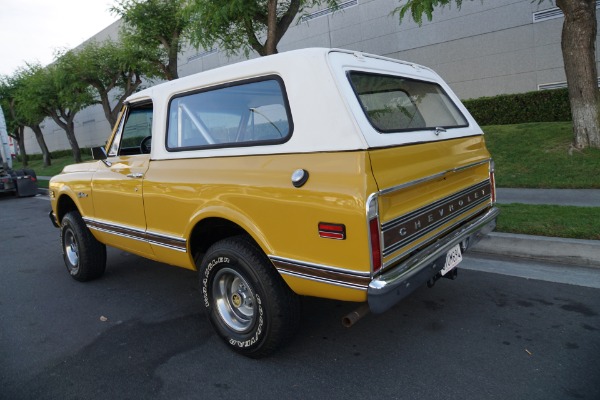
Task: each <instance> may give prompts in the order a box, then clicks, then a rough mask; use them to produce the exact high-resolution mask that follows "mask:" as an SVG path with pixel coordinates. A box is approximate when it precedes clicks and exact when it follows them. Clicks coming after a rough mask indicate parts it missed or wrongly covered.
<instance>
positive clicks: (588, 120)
mask: <svg viewBox="0 0 600 400" xmlns="http://www.w3.org/2000/svg"><path fill="white" fill-rule="evenodd" d="M532 1H538V3H542V2H543V1H545V0H532ZM462 2H463V1H462V0H408V1H407V2H406V4H404V5H403V6H400V7H398V8H396V9H395V10H394V12H396V13H399V14H400V21H402V18H403V17H404V15H405V14H406V13H407V12H409V11H410V14H411V16H412V18H413V19H414V20H415V22H417V23H418V24H419V25H421V23H422V21H423V14H425V15H426V16H427V19H428V20H429V21H431V20H432V18H433V10H434V8H436V7H438V6H445V5H447V4H451V3H455V4H456V6H457V7H458V8H460V6H461V5H462ZM556 6H557V7H558V8H560V9H561V11H562V12H563V14H564V16H565V19H564V22H563V28H562V39H561V47H562V54H563V63H564V67H565V75H566V76H567V85H568V87H569V102H570V104H571V114H572V116H573V147H575V148H576V149H583V148H586V147H593V148H598V149H600V92H599V91H598V81H597V79H598V72H597V68H596V31H597V29H598V28H597V21H596V0H556Z"/></svg>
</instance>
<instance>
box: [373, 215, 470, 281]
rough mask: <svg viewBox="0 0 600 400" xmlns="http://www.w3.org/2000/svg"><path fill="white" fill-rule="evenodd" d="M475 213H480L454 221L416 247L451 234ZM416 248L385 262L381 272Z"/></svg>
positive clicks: (411, 248) (413, 247)
mask: <svg viewBox="0 0 600 400" xmlns="http://www.w3.org/2000/svg"><path fill="white" fill-rule="evenodd" d="M477 212H480V210H478V211H476V212H474V213H471V214H469V215H466V216H465V218H462V219H461V220H460V221H456V222H455V223H453V224H452V225H449V226H448V227H446V228H444V229H443V230H441V231H440V232H438V235H437V236H435V237H432V238H430V239H429V240H426V241H425V242H423V243H419V245H418V246H428V245H429V244H430V243H431V242H433V241H435V240H437V238H438V237H439V236H444V235H445V234H447V233H448V232H451V231H453V230H455V229H456V228H457V227H458V226H460V225H462V224H464V223H465V221H466V220H468V219H469V218H472V217H473V215H474V214H477ZM418 246H416V245H415V246H412V247H409V248H408V249H406V250H405V251H403V252H402V253H400V254H398V255H397V256H395V257H394V258H392V259H391V260H388V261H385V262H384V263H383V266H382V267H381V270H382V271H384V272H385V271H386V270H387V269H389V268H390V266H392V265H394V264H396V263H397V262H398V261H400V260H402V259H403V258H404V257H406V256H407V255H408V254H410V253H411V252H412V251H414V250H415V248H416V247H418Z"/></svg>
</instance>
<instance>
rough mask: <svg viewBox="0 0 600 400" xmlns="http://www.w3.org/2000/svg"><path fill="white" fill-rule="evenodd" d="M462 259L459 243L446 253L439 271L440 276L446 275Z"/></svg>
mask: <svg viewBox="0 0 600 400" xmlns="http://www.w3.org/2000/svg"><path fill="white" fill-rule="evenodd" d="M461 261H462V254H461V252H460V245H459V244H457V245H456V246H454V247H453V248H451V249H450V251H449V252H448V253H447V254H446V265H444V268H442V270H441V271H440V273H441V274H442V276H444V275H446V274H447V273H448V272H450V271H451V270H452V269H453V268H455V267H456V266H457V265H458V264H459V263H460V262H461Z"/></svg>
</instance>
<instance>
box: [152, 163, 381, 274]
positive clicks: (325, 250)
mask: <svg viewBox="0 0 600 400" xmlns="http://www.w3.org/2000/svg"><path fill="white" fill-rule="evenodd" d="M367 162H368V160H367V158H366V153H365V152H348V153H337V154H336V153H333V154H331V153H322V154H296V155H277V156H251V157H228V158H226V157H222V158H201V159H188V160H172V161H160V162H153V163H152V165H151V167H150V169H149V170H148V172H147V174H146V179H145V181H144V203H145V208H146V215H147V225H148V229H149V230H151V231H154V232H159V233H163V234H168V235H182V234H183V236H184V237H188V236H189V234H190V232H191V231H192V229H193V227H194V226H195V225H196V224H197V223H198V222H200V221H201V220H203V219H205V218H224V219H227V220H230V221H232V222H234V223H236V224H237V225H239V226H240V227H242V228H243V229H244V230H245V231H246V232H248V233H249V234H250V235H252V236H253V237H254V239H255V240H256V241H257V242H258V243H259V244H260V246H261V247H262V248H263V250H264V252H265V253H266V254H268V255H270V256H277V257H283V258H291V259H300V260H302V261H305V262H310V263H319V264H323V265H327V266H334V267H339V268H345V269H351V270H356V271H363V272H368V271H369V258H368V248H367V246H368V240H367V232H366V222H365V199H366V197H367V196H368V194H370V193H372V192H374V191H376V187H375V184H374V181H373V179H372V176H371V174H369V173H368V168H369V165H368V164H367ZM296 168H304V169H306V170H307V171H308V172H309V174H310V178H309V180H308V182H307V183H306V185H305V186H303V187H301V188H295V187H294V186H293V185H292V182H291V175H292V173H293V172H294V170H295V169H296ZM319 222H330V223H341V224H345V225H346V229H347V232H348V238H347V240H340V241H338V240H331V239H323V238H320V237H319V234H318V223H319ZM191 262H192V260H191V258H190V263H191Z"/></svg>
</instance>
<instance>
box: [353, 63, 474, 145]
mask: <svg viewBox="0 0 600 400" xmlns="http://www.w3.org/2000/svg"><path fill="white" fill-rule="evenodd" d="M348 78H349V79H350V83H351V84H352V88H353V89H354V92H355V93H356V96H357V97H358V100H359V102H360V105H361V107H362V109H363V111H364V113H365V115H366V116H367V118H368V120H369V122H370V123H371V125H373V127H374V128H375V129H377V130H378V131H379V132H381V133H391V132H401V131H409V130H410V131H413V130H426V129H435V128H444V129H450V128H458V127H465V126H468V122H467V120H466V118H465V117H464V116H463V115H462V113H461V112H460V111H459V109H458V108H457V107H456V105H455V104H454V103H453V102H452V100H450V98H449V97H448V95H447V94H446V92H444V90H443V89H442V87H441V86H439V85H438V84H435V83H431V82H425V81H418V80H415V79H408V78H403V77H399V76H392V75H379V74H372V73H365V72H356V71H352V72H349V73H348Z"/></svg>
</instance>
